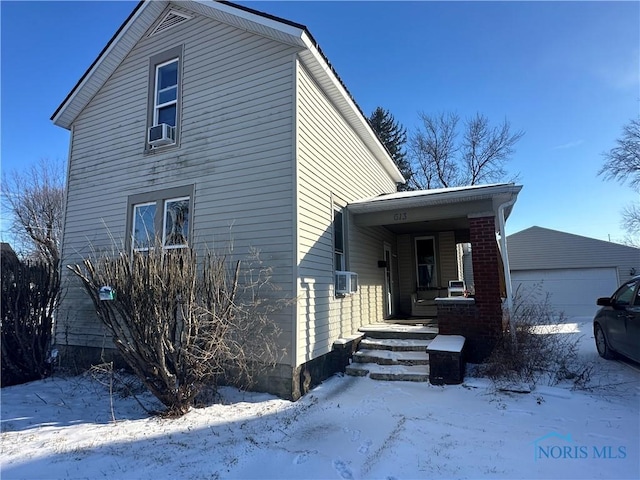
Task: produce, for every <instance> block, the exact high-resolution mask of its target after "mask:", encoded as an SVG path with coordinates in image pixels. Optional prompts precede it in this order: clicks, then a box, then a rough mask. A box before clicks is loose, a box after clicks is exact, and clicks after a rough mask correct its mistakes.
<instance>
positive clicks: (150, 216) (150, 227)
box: [131, 202, 156, 251]
mask: <svg viewBox="0 0 640 480" xmlns="http://www.w3.org/2000/svg"><path fill="white" fill-rule="evenodd" d="M155 218H156V203H155V202H149V203H139V204H137V205H134V206H133V227H132V231H131V244H132V248H133V249H134V250H136V251H146V250H149V249H150V248H152V247H153V244H154V242H155V238H156V229H155Z"/></svg>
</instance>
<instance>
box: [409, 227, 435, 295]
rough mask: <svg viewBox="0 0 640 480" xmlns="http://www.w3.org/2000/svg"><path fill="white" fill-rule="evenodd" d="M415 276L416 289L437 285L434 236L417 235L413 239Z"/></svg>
mask: <svg viewBox="0 0 640 480" xmlns="http://www.w3.org/2000/svg"><path fill="white" fill-rule="evenodd" d="M415 251H416V276H417V280H418V282H417V283H418V290H426V289H429V288H435V287H437V286H438V281H437V278H438V272H437V264H436V239H435V237H418V238H416V239H415Z"/></svg>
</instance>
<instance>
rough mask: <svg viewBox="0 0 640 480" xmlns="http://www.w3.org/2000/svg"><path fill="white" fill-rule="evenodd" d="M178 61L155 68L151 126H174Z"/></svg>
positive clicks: (176, 103)
mask: <svg viewBox="0 0 640 480" xmlns="http://www.w3.org/2000/svg"><path fill="white" fill-rule="evenodd" d="M178 65H179V62H178V59H177V58H175V59H173V60H171V61H169V62H167V63H163V64H160V65H158V66H156V85H155V101H154V105H153V124H154V125H160V124H161V123H166V124H168V125H171V126H172V127H175V126H176V116H177V113H178Z"/></svg>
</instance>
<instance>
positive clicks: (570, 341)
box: [479, 284, 592, 388]
mask: <svg viewBox="0 0 640 480" xmlns="http://www.w3.org/2000/svg"><path fill="white" fill-rule="evenodd" d="M514 297H515V298H514V302H513V305H514V308H513V311H512V313H511V315H512V319H511V320H512V322H511V325H514V326H515V335H514V334H513V333H514V332H512V331H509V330H507V331H505V332H504V333H503V336H502V338H501V339H500V340H499V342H498V343H497V345H496V347H495V348H494V350H493V352H492V353H491V355H490V356H489V358H488V359H487V361H486V362H485V363H484V364H482V365H481V366H480V367H479V373H480V374H483V375H486V376H488V377H489V378H491V379H492V380H493V381H494V382H496V383H515V384H521V383H525V384H528V385H531V386H534V385H536V384H538V383H540V382H545V383H547V384H548V385H555V384H557V383H559V382H562V381H565V380H570V381H572V382H573V384H574V387H575V388H584V387H585V386H586V385H587V384H588V383H589V380H590V377H591V371H592V365H589V364H585V363H584V362H582V361H581V359H580V358H579V355H578V347H579V343H580V339H581V336H580V335H576V334H575V333H566V332H564V331H563V329H562V326H563V324H564V323H566V320H567V317H566V316H565V315H564V314H563V313H557V312H554V311H553V309H552V308H551V305H550V302H549V296H548V295H542V285H541V284H538V285H535V286H534V287H533V288H532V290H531V291H529V292H522V291H520V290H518V291H517V292H516V294H515V295H514Z"/></svg>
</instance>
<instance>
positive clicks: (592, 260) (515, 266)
mask: <svg viewBox="0 0 640 480" xmlns="http://www.w3.org/2000/svg"><path fill="white" fill-rule="evenodd" d="M507 244H508V246H509V266H510V268H511V269H512V270H538V269H555V268H600V267H617V266H621V265H627V264H628V265H630V266H634V267H635V268H638V269H640V248H635V247H629V246H627V245H621V244H619V243H613V242H606V241H604V240H597V239H595V238H589V237H583V236H581V235H575V234H573V233H566V232H560V231H558V230H551V229H549V228H542V227H537V226H533V227H530V228H527V229H525V230H522V231H520V232H518V233H514V234H512V235H509V236H508V237H507Z"/></svg>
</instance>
